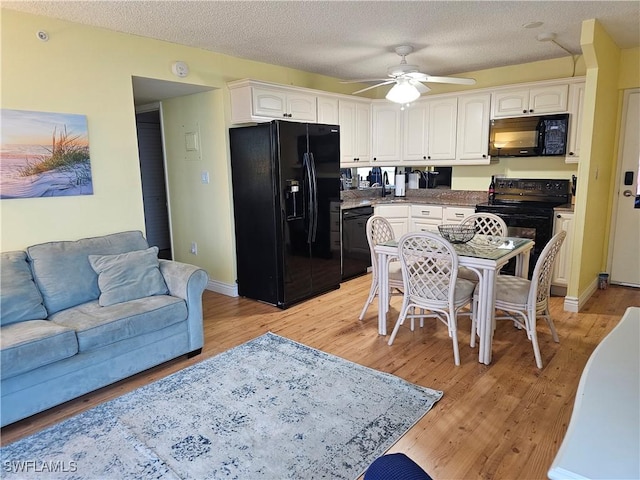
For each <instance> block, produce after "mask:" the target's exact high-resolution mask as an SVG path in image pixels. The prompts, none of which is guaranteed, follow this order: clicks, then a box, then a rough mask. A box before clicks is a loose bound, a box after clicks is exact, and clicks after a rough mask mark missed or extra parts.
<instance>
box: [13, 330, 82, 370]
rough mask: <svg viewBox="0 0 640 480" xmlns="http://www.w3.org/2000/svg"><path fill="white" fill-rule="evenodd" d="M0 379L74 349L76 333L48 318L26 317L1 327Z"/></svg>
mask: <svg viewBox="0 0 640 480" xmlns="http://www.w3.org/2000/svg"><path fill="white" fill-rule="evenodd" d="M1 333H2V334H1V335H0V362H1V365H2V367H1V368H0V371H1V372H2V373H1V375H0V376H1V377H2V379H5V378H9V377H13V376H14V375H19V374H21V373H25V372H28V371H31V370H34V369H36V368H38V367H42V366H43V365H48V364H50V363H53V362H56V361H58V360H62V359H64V358H68V357H71V356H73V355H75V354H76V353H78V341H77V339H76V333H75V332H74V331H73V330H72V329H71V328H67V327H64V326H62V325H56V324H55V323H53V322H50V321H49V320H28V321H24V322H20V323H13V324H11V325H6V326H3V327H2V332H1Z"/></svg>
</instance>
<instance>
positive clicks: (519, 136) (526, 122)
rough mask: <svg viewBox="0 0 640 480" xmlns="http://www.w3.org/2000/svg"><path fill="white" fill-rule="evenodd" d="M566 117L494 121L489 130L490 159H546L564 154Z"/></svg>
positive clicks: (566, 130)
mask: <svg viewBox="0 0 640 480" xmlns="http://www.w3.org/2000/svg"><path fill="white" fill-rule="evenodd" d="M568 127H569V114H568V113H561V114H557V115H536V116H530V117H516V118H497V119H495V120H491V125H490V127H489V155H491V156H492V157H493V156H495V157H549V156H554V155H562V156H564V155H565V154H566V153H567V134H568V130H569V129H568Z"/></svg>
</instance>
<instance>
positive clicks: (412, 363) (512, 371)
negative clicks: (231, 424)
mask: <svg viewBox="0 0 640 480" xmlns="http://www.w3.org/2000/svg"><path fill="white" fill-rule="evenodd" d="M369 282H370V276H369V275H366V276H363V277H359V278H356V279H353V280H350V281H348V282H345V283H343V284H342V286H341V288H340V289H339V290H337V291H334V292H330V293H327V294H325V295H322V296H320V297H317V298H315V299H312V300H309V301H306V302H304V303H302V304H300V305H296V306H293V307H291V308H289V309H287V310H284V311H283V310H279V309H277V308H275V307H272V306H269V305H264V304H261V303H258V302H255V301H252V300H247V299H242V298H230V297H225V296H223V295H219V294H216V293H212V292H209V291H206V292H205V294H204V300H203V304H204V316H205V326H204V329H205V347H204V349H203V353H202V354H201V355H199V356H197V357H194V358H192V359H186V358H185V357H182V358H180V359H177V360H174V361H171V362H168V363H166V364H163V365H161V366H159V367H156V368H153V369H151V370H148V371H146V372H143V373H141V374H138V375H136V376H134V377H131V378H129V379H127V380H123V381H121V382H118V383H116V384H114V385H111V386H109V387H105V388H103V389H101V390H98V391H96V392H93V393H90V394H87V395H85V396H83V397H81V398H79V399H76V400H73V401H70V402H67V403H66V404H64V405H61V406H59V407H55V408H53V409H51V410H49V411H47V412H43V413H41V414H38V415H35V416H33V417H31V418H28V419H26V420H23V421H21V422H17V423H15V424H13V425H9V426H8V427H5V428H4V429H2V439H1V441H2V444H3V445H4V444H7V443H9V442H12V441H14V440H16V439H19V438H22V437H24V436H26V435H29V434H31V433H34V432H37V431H39V430H41V429H43V428H45V427H47V426H49V425H53V424H55V423H57V422H59V421H61V420H63V419H65V418H68V417H70V416H72V415H74V414H76V413H78V412H80V411H83V410H86V409H88V408H91V407H93V406H95V405H97V404H99V403H101V402H104V401H107V400H109V399H112V398H115V397H117V396H119V395H122V394H123V393H125V392H128V391H130V390H133V389H134V388H136V387H139V386H141V385H144V384H147V383H149V382H152V381H154V380H157V379H159V378H162V377H164V376H166V375H168V374H170V373H173V372H174V371H177V370H180V369H182V368H184V367H185V366H187V365H190V364H192V363H196V362H199V361H202V360H203V359H205V358H208V357H211V356H213V355H215V354H217V353H220V352H223V351H225V350H227V349H229V348H231V347H234V346H236V345H239V344H241V343H244V342H246V341H248V340H251V339H252V338H255V337H256V336H258V335H261V334H263V333H265V332H267V331H271V332H273V333H276V334H278V335H282V336H285V337H287V338H290V339H292V340H295V341H298V342H301V343H304V344H306V345H309V346H311V347H314V348H317V349H320V350H323V351H325V352H328V353H332V354H334V355H338V356H340V357H343V358H345V359H348V360H351V361H353V362H357V363H359V364H362V365H366V366H368V367H371V368H375V369H377V370H381V371H384V372H388V373H392V374H394V375H397V376H400V377H402V378H404V379H406V380H408V381H410V382H414V383H417V384H420V385H424V386H427V387H430V388H434V389H438V390H442V391H444V397H443V398H442V400H440V401H439V402H438V403H437V404H436V405H435V406H434V408H433V409H432V410H431V411H430V412H429V413H428V414H427V415H426V416H425V417H424V418H423V419H422V420H421V421H420V422H418V423H417V424H416V425H415V426H414V427H413V428H412V429H411V430H410V431H409V432H408V433H407V434H406V435H404V437H403V438H402V439H401V440H400V441H399V442H398V443H396V445H395V446H394V447H393V448H392V449H391V450H390V451H391V452H404V453H406V454H407V455H409V456H410V457H412V458H413V459H414V460H415V461H416V462H417V463H418V464H420V465H421V466H422V467H423V468H424V469H425V470H426V471H428V472H429V473H430V475H431V476H433V478H435V479H438V480H443V479H519V480H524V479H545V478H547V477H546V472H547V470H548V468H549V466H550V465H551V462H552V461H553V459H554V457H555V455H556V452H557V450H558V448H559V447H560V443H561V441H562V438H563V436H564V433H565V431H566V429H567V425H568V422H569V419H570V416H571V411H572V408H573V402H574V397H575V391H576V388H577V386H578V381H579V379H580V374H581V373H582V369H583V368H584V365H585V363H586V361H587V359H588V358H589V355H590V354H591V352H592V351H593V349H594V348H595V346H596V345H597V344H598V343H599V342H600V340H601V339H602V338H604V336H605V335H606V334H607V333H609V331H611V329H612V328H613V327H614V326H615V325H616V324H617V322H618V320H619V319H620V317H621V316H622V314H623V313H624V310H625V309H626V308H627V307H629V306H632V305H636V306H638V305H640V290H638V289H632V288H625V287H616V286H611V287H610V288H609V289H607V290H598V291H597V292H596V293H595V294H594V296H593V297H592V298H591V299H590V300H589V302H588V304H587V305H586V307H585V309H584V311H583V312H581V313H579V314H575V313H568V312H564V311H563V308H562V305H563V299H562V298H559V297H554V298H553V299H552V308H551V312H552V315H553V318H554V319H555V324H556V327H557V329H558V334H559V336H560V343H559V344H556V343H554V342H553V340H552V339H551V336H550V334H549V331H548V329H547V327H546V324H544V322H539V328H538V331H539V341H540V349H541V352H542V359H543V362H544V368H543V369H542V370H538V369H537V368H536V366H535V361H534V357H533V349H532V348H531V344H530V343H529V342H528V341H527V338H526V334H525V333H524V332H523V331H520V330H517V329H515V328H514V327H513V325H512V324H511V323H509V322H499V324H498V327H497V330H496V333H495V337H494V346H493V363H492V364H491V365H489V366H486V365H482V364H480V363H478V355H477V347H476V348H475V349H471V348H470V347H469V327H470V326H469V320H468V319H466V318H464V317H463V318H461V319H460V321H459V331H460V333H459V341H460V356H461V366H459V367H455V366H454V363H453V350H452V345H451V340H450V339H449V338H448V336H447V332H446V328H445V327H444V325H442V324H440V323H438V324H436V322H435V321H428V322H427V323H426V324H425V326H424V328H422V329H420V328H416V330H415V331H414V332H411V331H410V330H409V329H408V328H403V329H401V330H400V332H399V334H398V337H397V339H396V341H395V342H394V344H393V346H391V347H389V346H388V345H387V343H386V338H383V337H379V336H378V333H377V320H376V319H377V302H375V301H374V303H373V305H371V306H370V307H369V310H368V312H367V315H366V316H365V319H364V321H362V322H360V321H358V315H359V313H360V309H361V308H362V305H363V303H364V300H365V299H366V297H367V293H368V290H369ZM400 302H401V298H400V297H393V298H392V307H391V312H390V315H389V318H390V319H391V318H392V317H394V316H396V317H397V313H398V309H399V306H400ZM390 323H391V321H390ZM211 394H212V395H215V392H211ZM603 408H615V405H608V406H607V405H603Z"/></svg>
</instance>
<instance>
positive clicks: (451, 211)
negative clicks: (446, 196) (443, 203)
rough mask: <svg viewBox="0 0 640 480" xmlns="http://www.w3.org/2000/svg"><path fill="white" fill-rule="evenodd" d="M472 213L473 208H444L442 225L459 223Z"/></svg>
mask: <svg viewBox="0 0 640 480" xmlns="http://www.w3.org/2000/svg"><path fill="white" fill-rule="evenodd" d="M474 211H475V210H474V209H473V208H464V207H445V209H444V215H443V219H444V223H460V222H461V221H462V220H464V218H465V217H468V216H469V215H471V214H472V213H473V212H474Z"/></svg>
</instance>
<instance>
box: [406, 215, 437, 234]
mask: <svg viewBox="0 0 640 480" xmlns="http://www.w3.org/2000/svg"><path fill="white" fill-rule="evenodd" d="M438 225H440V220H422V219H419V218H418V219H412V220H411V228H410V230H411V231H412V232H435V233H438Z"/></svg>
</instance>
